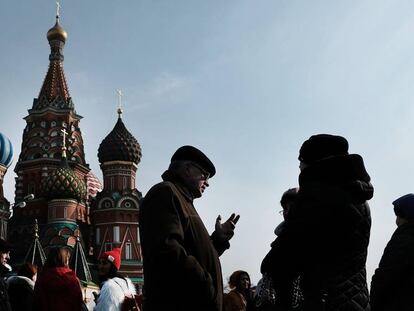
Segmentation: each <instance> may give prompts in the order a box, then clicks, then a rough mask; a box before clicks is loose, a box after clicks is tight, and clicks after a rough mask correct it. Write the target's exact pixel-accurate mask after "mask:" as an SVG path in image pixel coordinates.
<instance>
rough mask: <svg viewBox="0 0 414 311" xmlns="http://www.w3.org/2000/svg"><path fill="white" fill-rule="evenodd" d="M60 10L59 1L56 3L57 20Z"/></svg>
mask: <svg viewBox="0 0 414 311" xmlns="http://www.w3.org/2000/svg"><path fill="white" fill-rule="evenodd" d="M60 8H61V6H60V3H59V1H56V17H57V18H59V16H60Z"/></svg>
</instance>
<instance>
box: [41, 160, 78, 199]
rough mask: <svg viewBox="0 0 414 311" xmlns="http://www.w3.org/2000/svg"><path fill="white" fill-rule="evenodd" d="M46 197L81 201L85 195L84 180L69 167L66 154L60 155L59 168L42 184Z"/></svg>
mask: <svg viewBox="0 0 414 311" xmlns="http://www.w3.org/2000/svg"><path fill="white" fill-rule="evenodd" d="M42 188H43V193H44V194H45V196H46V198H48V199H50V200H52V199H76V200H77V201H83V200H84V199H85V195H86V185H85V182H84V181H83V180H82V179H81V178H79V177H78V176H77V175H76V174H75V172H74V171H73V170H72V169H71V168H70V167H69V164H68V161H67V159H66V156H62V161H61V162H60V166H59V168H58V169H57V170H56V171H54V172H53V174H51V175H50V176H49V177H47V179H46V181H45V182H44V184H43V185H42Z"/></svg>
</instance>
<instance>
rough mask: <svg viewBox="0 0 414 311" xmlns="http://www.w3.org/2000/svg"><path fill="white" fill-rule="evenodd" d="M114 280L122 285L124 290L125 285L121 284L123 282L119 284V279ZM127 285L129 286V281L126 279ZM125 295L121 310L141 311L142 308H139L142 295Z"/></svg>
mask: <svg viewBox="0 0 414 311" xmlns="http://www.w3.org/2000/svg"><path fill="white" fill-rule="evenodd" d="M114 282H115V283H116V284H118V285H119V287H121V289H122V290H124V289H123V287H122V286H121V284H119V283H118V282H117V281H115V280H114ZM125 282H126V284H127V287H128V282H127V281H126V280H125ZM124 295H125V297H124V301H122V304H121V311H141V309H140V308H139V305H140V300H141V299H140V296H139V295H133V294H128V295H127V294H125V293H124Z"/></svg>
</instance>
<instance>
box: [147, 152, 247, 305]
mask: <svg viewBox="0 0 414 311" xmlns="http://www.w3.org/2000/svg"><path fill="white" fill-rule="evenodd" d="M215 173H216V169H215V167H214V165H213V163H212V162H211V161H210V159H209V158H208V157H207V156H206V155H205V154H204V153H203V152H201V151H200V150H198V149H197V148H195V147H192V146H183V147H180V148H179V149H178V150H177V151H176V152H175V153H174V155H173V156H172V158H171V163H170V166H169V168H168V170H167V171H166V172H165V173H164V174H163V175H162V179H163V182H161V183H159V184H156V185H155V186H153V187H152V188H151V189H150V190H149V192H148V193H147V195H146V196H145V199H144V201H143V203H142V206H141V209H140V232H141V246H142V253H143V260H144V279H145V285H144V296H145V299H144V309H145V310H146V311H164V310H168V311H222V305H223V280H222V274H221V266H220V260H219V256H220V255H221V254H222V253H223V252H224V251H225V250H226V249H228V248H229V247H230V243H229V240H230V239H231V237H232V236H233V234H234V228H235V224H236V223H237V221H238V219H239V216H236V215H235V214H232V215H231V216H230V218H229V219H228V220H227V221H226V222H224V223H221V218H220V216H219V217H217V219H216V225H215V231H214V232H213V234H212V235H209V233H208V232H207V229H206V228H205V226H204V224H203V221H202V220H201V218H200V216H199V215H198V213H197V211H196V209H195V208H194V205H193V200H194V199H197V198H200V197H201V196H202V195H203V193H204V191H205V190H206V188H207V187H208V186H209V178H211V177H213V176H214V175H215Z"/></svg>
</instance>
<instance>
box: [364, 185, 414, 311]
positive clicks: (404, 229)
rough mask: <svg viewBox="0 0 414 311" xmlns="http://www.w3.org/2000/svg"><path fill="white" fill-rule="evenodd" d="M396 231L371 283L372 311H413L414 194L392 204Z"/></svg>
mask: <svg viewBox="0 0 414 311" xmlns="http://www.w3.org/2000/svg"><path fill="white" fill-rule="evenodd" d="M392 204H393V205H394V212H395V215H396V216H397V219H396V224H397V229H396V230H395V232H394V234H393V235H392V237H391V239H390V241H389V242H388V244H387V246H386V247H385V250H384V254H383V255H382V258H381V261H380V263H379V266H378V268H377V269H376V270H375V274H374V276H373V277H372V282H371V310H372V311H388V310H398V311H407V310H414V298H413V293H414V194H412V193H410V194H406V195H404V196H402V197H400V198H399V199H397V200H395V201H394V202H393V203H392Z"/></svg>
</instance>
